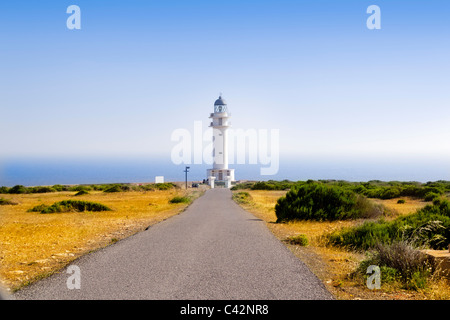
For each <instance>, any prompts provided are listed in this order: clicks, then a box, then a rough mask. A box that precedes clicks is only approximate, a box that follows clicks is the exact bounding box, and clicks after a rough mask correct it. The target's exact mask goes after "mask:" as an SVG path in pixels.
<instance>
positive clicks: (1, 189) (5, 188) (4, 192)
mask: <svg viewBox="0 0 450 320" xmlns="http://www.w3.org/2000/svg"><path fill="white" fill-rule="evenodd" d="M0 193H3V194H6V193H9V188H8V187H5V186H3V187H0Z"/></svg>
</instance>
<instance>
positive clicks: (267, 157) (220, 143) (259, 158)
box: [171, 121, 280, 175]
mask: <svg viewBox="0 0 450 320" xmlns="http://www.w3.org/2000/svg"><path fill="white" fill-rule="evenodd" d="M171 141H173V142H176V145H174V146H173V148H172V152H171V159H172V162H173V163H174V164H176V165H179V164H209V165H212V164H213V163H216V164H223V163H225V162H226V163H227V164H231V165H233V164H259V165H260V166H261V168H260V173H261V175H275V174H277V173H278V170H279V166H280V154H279V153H280V130H279V129H247V130H244V129H233V128H229V129H227V131H226V133H225V136H224V135H223V134H222V132H221V131H220V130H218V129H215V128H208V129H207V130H205V131H203V123H202V121H194V128H193V131H192V133H191V131H189V130H188V129H184V128H178V129H175V130H174V131H173V132H172V135H171ZM215 148H216V149H217V150H215ZM221 150H224V151H225V152H227V153H228V154H225V155H224V157H219V156H217V155H216V152H222V151H221Z"/></svg>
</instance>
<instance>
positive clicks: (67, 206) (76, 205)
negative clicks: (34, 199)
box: [28, 200, 112, 213]
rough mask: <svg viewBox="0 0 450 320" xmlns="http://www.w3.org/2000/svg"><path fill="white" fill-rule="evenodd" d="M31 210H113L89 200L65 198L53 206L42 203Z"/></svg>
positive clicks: (47, 211)
mask: <svg viewBox="0 0 450 320" xmlns="http://www.w3.org/2000/svg"><path fill="white" fill-rule="evenodd" d="M28 211H30V212H40V213H60V212H84V211H93V212H96V211H112V210H111V209H110V208H108V207H107V206H105V205H103V204H101V203H96V202H88V201H78V200H63V201H59V202H55V203H54V204H52V205H51V206H46V205H44V204H40V205H38V206H36V207H34V208H31V209H30V210H28Z"/></svg>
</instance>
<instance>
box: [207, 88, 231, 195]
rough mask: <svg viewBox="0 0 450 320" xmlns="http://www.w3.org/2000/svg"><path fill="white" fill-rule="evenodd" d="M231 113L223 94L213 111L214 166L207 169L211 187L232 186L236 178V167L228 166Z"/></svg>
mask: <svg viewBox="0 0 450 320" xmlns="http://www.w3.org/2000/svg"><path fill="white" fill-rule="evenodd" d="M230 116H231V114H230V113H228V108H227V103H226V102H225V100H224V99H222V96H219V99H217V100H216V102H214V113H211V114H210V116H209V118H210V119H211V123H210V125H209V126H210V127H212V128H213V138H212V139H213V151H212V157H213V168H212V169H208V170H207V171H206V176H207V177H208V182H209V185H210V186H211V188H214V185H215V183H217V185H225V187H227V188H230V187H231V182H232V181H235V180H234V169H229V168H228V137H227V130H228V128H229V127H230V126H231V124H230V122H229V118H230Z"/></svg>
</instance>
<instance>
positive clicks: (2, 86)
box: [0, 0, 450, 180]
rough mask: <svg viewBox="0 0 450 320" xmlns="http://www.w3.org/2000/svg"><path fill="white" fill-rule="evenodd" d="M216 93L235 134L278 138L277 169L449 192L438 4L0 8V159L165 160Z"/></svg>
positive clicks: (446, 31) (89, 1)
mask: <svg viewBox="0 0 450 320" xmlns="http://www.w3.org/2000/svg"><path fill="white" fill-rule="evenodd" d="M72 4H76V5H78V6H79V7H80V8H81V30H69V29H67V27H66V19H67V18H68V17H69V14H67V13H66V9H67V7H68V6H69V5H72ZM372 4H376V5H378V6H379V7H380V8H381V30H369V29H368V28H367V27H366V20H367V18H368V17H369V14H367V13H366V10H367V7H368V6H369V5H372ZM220 92H222V93H223V96H224V98H225V99H226V100H227V101H228V107H229V110H230V111H231V113H232V115H233V119H232V123H233V126H234V127H235V128H243V129H247V128H255V129H280V153H281V159H290V161H291V162H292V161H296V160H297V159H298V160H301V159H306V158H307V159H317V160H318V161H321V162H327V161H328V162H332V161H335V160H336V159H340V160H345V159H351V160H352V161H355V159H360V160H361V161H366V160H367V159H370V161H371V162H372V163H373V162H375V163H376V159H380V161H384V162H386V159H388V160H389V161H394V162H395V161H397V162H398V163H401V161H411V163H413V162H414V163H420V164H421V165H422V166H424V167H425V166H429V165H433V166H435V167H434V168H433V169H434V170H438V171H439V172H442V178H443V179H449V180H450V165H449V164H450V148H449V143H450V2H449V1H448V0H440V1H437V0H427V1H425V0H421V1H417V0H414V1H394V0H389V1H382V0H371V1H364V0H355V1H345V0H343V1H336V0H330V1H325V0H314V1H313V0H311V1H300V0H295V1H291V0H281V1H280V0H277V1H265V0H258V1H256V0H252V1H249V0H227V1H212V0H210V1H187V0H183V1H171V0H161V1H143V0H141V1H138V0H127V1H124V0H123V1H97V0H85V1H80V0H71V1H61V0H59V1H22V0H17V1H2V2H0V111H1V117H0V128H1V132H2V134H1V138H0V150H1V153H0V158H1V159H0V160H5V159H16V158H30V157H41V158H46V157H47V158H50V157H52V158H55V157H69V158H70V157H77V158H80V159H81V158H82V159H90V158H101V157H130V158H132V157H141V156H148V157H155V158H156V157H157V158H161V159H167V161H170V150H171V149H172V147H173V146H174V143H173V142H172V141H171V140H170V137H171V133H172V132H173V131H174V130H175V129H177V128H186V129H188V130H193V125H194V121H199V120H201V121H204V125H205V127H206V125H207V123H208V116H209V112H212V110H213V103H214V100H215V99H216V98H217V96H218V95H219V93H220ZM436 163H439V164H438V165H436ZM280 165H281V166H282V165H283V161H282V160H281V161H280ZM436 166H438V167H436ZM411 170H413V171H417V170H421V167H420V165H418V166H415V167H413V169H411ZM406 176H407V174H406Z"/></svg>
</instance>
